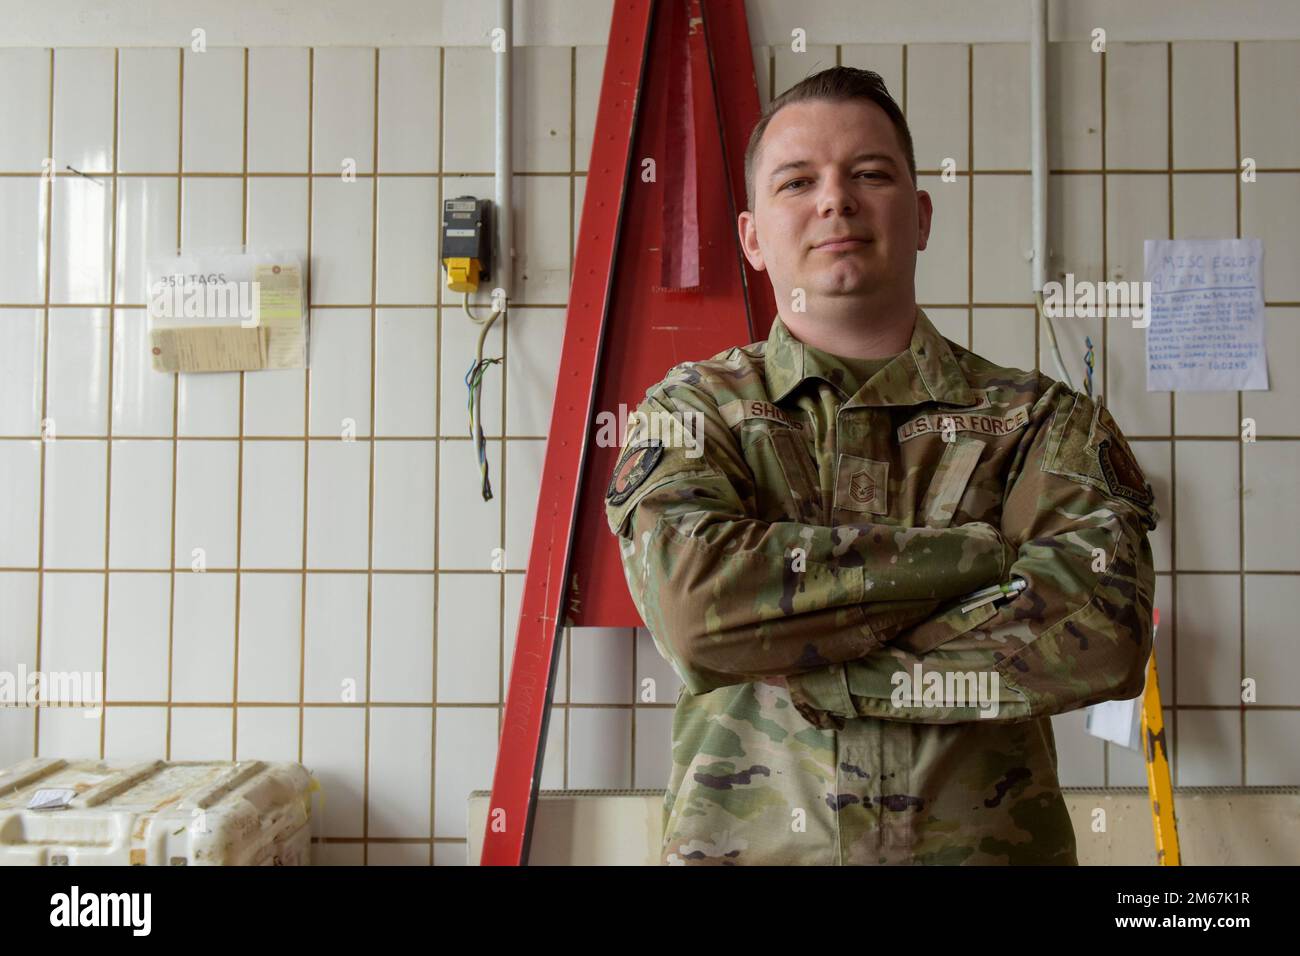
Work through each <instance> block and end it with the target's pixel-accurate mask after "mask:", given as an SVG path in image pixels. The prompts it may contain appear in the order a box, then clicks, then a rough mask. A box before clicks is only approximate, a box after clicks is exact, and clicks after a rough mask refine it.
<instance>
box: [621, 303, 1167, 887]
mask: <svg viewBox="0 0 1300 956" xmlns="http://www.w3.org/2000/svg"><path fill="white" fill-rule="evenodd" d="M827 359H831V360H832V361H830V362H828V361H827ZM850 381H851V379H850V377H849V373H848V372H847V370H846V369H845V368H843V367H836V364H835V357H834V356H825V355H824V353H823V357H822V358H818V357H816V356H814V354H813V353H812V352H810V351H807V350H805V349H804V346H803V344H802V343H801V342H799V340H798V339H796V338H795V337H794V336H793V335H792V334H791V333H790V332H789V330H788V329H787V328H786V327H785V325H784V323H783V322H782V321H781V319H780V318H779V317H777V318H776V320H775V321H774V323H773V326H772V331H771V334H770V335H769V337H768V339H767V341H766V342H756V343H753V344H750V345H747V346H744V347H736V348H732V349H730V350H728V351H727V352H724V353H720V354H719V355H716V356H714V357H713V358H711V359H708V360H706V361H698V362H685V363H682V364H680V365H677V366H675V367H674V368H672V369H671V370H670V371H669V373H668V375H667V376H666V377H665V378H664V379H663V381H661V382H659V383H658V384H656V385H654V386H652V387H651V388H650V389H648V390H647V392H646V397H645V400H644V402H642V403H641V404H640V406H639V407H638V409H637V413H638V414H636V415H634V416H633V417H632V420H631V422H630V426H629V428H628V430H627V434H626V435H625V436H624V447H623V449H622V452H621V453H620V456H619V460H618V464H617V465H616V467H615V469H614V473H613V475H612V477H611V481H610V484H609V488H608V489H607V491H606V516H607V518H608V522H609V527H610V529H611V531H613V532H614V533H615V534H617V535H618V536H619V544H620V549H621V555H622V562H623V566H624V570H625V572H626V577H627V582H628V586H629V588H630V590H631V593H632V597H633V600H634V602H635V604H636V607H637V609H638V611H639V612H640V614H641V616H642V619H643V620H644V621H645V624H646V626H647V628H648V629H649V631H650V633H651V635H652V637H653V639H654V641H655V646H656V648H657V649H658V651H659V652H660V653H661V654H662V655H663V656H664V657H665V658H666V659H667V660H668V661H669V663H670V664H671V665H672V666H673V669H674V670H675V671H676V672H677V674H678V675H679V676H680V677H681V679H682V681H683V682H684V686H683V687H682V688H681V690H680V692H679V693H678V698H677V705H676V711H675V713H674V719H673V735H672V736H673V741H672V746H673V769H672V774H671V778H670V782H669V787H668V791H667V793H666V796H665V801H664V830H663V846H662V860H663V862H665V863H713V864H718V863H721V864H769V863H775V864H788V863H814V864H879V863H924V864H950V863H951V864H985V863H993V864H997V863H1057V864H1075V863H1077V857H1076V845H1075V837H1074V831H1073V828H1072V826H1071V823H1070V820H1069V817H1068V815H1067V812H1066V807H1065V803H1064V800H1063V797H1062V795H1061V792H1060V786H1059V782H1058V779H1057V772H1056V744H1055V740H1054V738H1053V735H1052V726H1051V721H1050V720H1049V717H1050V715H1052V714H1059V713H1062V712H1064V711H1069V710H1074V709H1076V708H1080V707H1084V706H1086V705H1089V704H1092V703H1096V702H1099V701H1103V700H1109V699H1127V698H1131V697H1134V696H1136V695H1137V694H1138V693H1140V692H1141V690H1142V688H1143V684H1144V677H1145V668H1146V664H1147V660H1148V657H1149V655H1150V651H1151V616H1152V606H1153V598H1154V585H1155V577H1154V571H1153V567H1152V557H1151V548H1150V545H1149V543H1148V541H1147V531H1148V530H1149V529H1152V528H1154V527H1155V522H1156V521H1157V520H1158V515H1157V513H1156V511H1155V510H1154V507H1153V496H1152V494H1151V489H1150V486H1149V485H1148V484H1147V483H1146V480H1145V478H1144V476H1143V474H1142V472H1141V470H1140V468H1139V466H1138V464H1137V462H1136V460H1135V459H1134V457H1133V454H1132V451H1131V449H1130V448H1129V446H1128V444H1127V443H1126V442H1125V440H1124V437H1123V435H1122V434H1121V432H1120V430H1119V428H1118V426H1117V425H1116V424H1115V421H1114V420H1113V419H1112V418H1111V416H1110V414H1109V412H1108V411H1107V410H1106V408H1105V407H1104V406H1102V405H1100V404H1098V403H1096V402H1094V401H1091V400H1089V399H1088V398H1087V397H1085V396H1084V395H1083V394H1081V393H1078V392H1075V391H1072V390H1070V389H1069V388H1067V387H1065V386H1064V385H1062V384H1061V383H1059V382H1056V381H1054V380H1053V379H1051V378H1048V377H1047V376H1045V375H1042V374H1040V373H1038V372H1025V371H1020V370H1018V369H1011V368H1002V367H999V366H997V365H994V364H993V363H992V362H989V361H987V360H986V359H983V358H981V357H980V356H978V355H976V354H975V353H973V352H971V351H969V350H967V349H965V348H962V347H961V346H959V345H957V344H956V343H953V342H950V341H948V340H947V339H945V338H943V337H942V336H941V335H940V334H939V333H938V332H937V331H936V330H935V328H934V326H933V325H932V324H931V322H930V320H929V319H928V318H927V317H926V315H925V313H924V311H922V310H920V309H918V310H917V317H916V323H915V327H914V330H913V334H912V339H911V343H910V346H909V348H908V349H907V350H905V351H903V352H901V353H899V354H898V355H897V356H896V357H894V358H893V360H892V361H890V362H889V363H888V364H886V365H885V366H884V367H883V368H882V369H881V370H880V371H879V372H877V373H876V374H874V375H872V376H871V377H870V378H869V379H868V380H867V381H866V382H864V383H862V385H861V387H859V388H857V390H856V391H855V392H854V393H853V394H847V389H846V388H845V387H844V384H843V383H845V382H850ZM674 423H676V424H678V425H680V426H681V427H680V428H679V429H677V430H674V429H673V428H672V427H671V426H672V425H673V424H674ZM692 423H694V424H692ZM694 428H699V429H701V430H700V431H698V432H697V431H693V429H694ZM1017 578H1019V579H1023V580H1024V581H1025V582H1027V585H1028V587H1027V588H1026V590H1024V591H1023V592H1021V593H1019V594H1018V595H1013V596H1011V597H1008V598H1003V599H1001V600H1000V601H998V602H996V603H989V604H985V605H983V606H982V607H979V608H975V609H973V610H971V611H968V612H963V610H962V602H961V600H960V598H961V597H962V596H964V595H967V594H969V593H970V592H972V591H975V590H977V589H980V588H984V587H986V586H988V585H992V584H997V583H999V582H1008V581H1012V580H1014V579H1017ZM904 678H906V679H904ZM963 688H964V690H963Z"/></svg>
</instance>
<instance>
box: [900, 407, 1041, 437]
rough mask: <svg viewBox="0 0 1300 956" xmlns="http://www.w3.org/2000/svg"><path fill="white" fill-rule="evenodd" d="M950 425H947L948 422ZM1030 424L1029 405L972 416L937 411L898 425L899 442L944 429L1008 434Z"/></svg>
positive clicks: (986, 433)
mask: <svg viewBox="0 0 1300 956" xmlns="http://www.w3.org/2000/svg"><path fill="white" fill-rule="evenodd" d="M949 420H950V421H951V424H946V423H947V422H948V421H949ZM1028 424H1029V406H1028V405H1021V406H1020V407H1019V408H1014V409H1012V410H1011V414H1009V415H1006V416H1001V415H971V414H970V413H965V414H957V413H952V412H945V413H940V414H935V413H931V414H928V415H917V416H916V417H915V418H913V419H912V420H911V421H910V422H904V423H903V424H902V425H899V426H898V440H899V442H900V443H901V442H905V441H910V440H911V439H913V438H917V437H918V436H920V435H929V434H932V433H934V432H939V433H940V434H942V433H943V432H944V431H945V430H947V431H953V432H979V433H980V434H981V435H994V436H997V435H1009V434H1010V433H1011V432H1013V431H1015V430H1016V429H1018V428H1024V427H1025V426H1026V425H1028Z"/></svg>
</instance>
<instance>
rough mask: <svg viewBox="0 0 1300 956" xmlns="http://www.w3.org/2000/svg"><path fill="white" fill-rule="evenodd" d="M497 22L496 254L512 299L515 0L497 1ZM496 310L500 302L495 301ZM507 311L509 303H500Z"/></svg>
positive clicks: (500, 284)
mask: <svg viewBox="0 0 1300 956" xmlns="http://www.w3.org/2000/svg"><path fill="white" fill-rule="evenodd" d="M497 23H498V24H499V25H500V26H501V28H502V29H503V30H504V31H505V49H504V50H502V52H501V53H500V54H499V55H498V56H497V59H496V83H497V89H496V197H495V201H496V210H495V212H496V230H495V231H496V235H497V241H498V243H499V250H498V254H497V257H496V267H497V282H496V285H497V287H498V288H500V289H501V290H503V292H504V293H505V298H506V301H509V299H510V291H511V289H510V282H511V279H512V278H513V277H514V268H515V265H514V262H515V248H514V239H515V236H514V217H513V216H512V211H513V210H512V208H511V194H512V191H513V187H514V166H513V163H514V153H513V151H512V147H511V142H510V91H511V86H510V83H511V80H510V58H511V56H512V55H513V49H514V43H515V27H514V10H513V3H512V0H497ZM493 308H494V310H495V309H496V308H497V304H496V303H494V304H493ZM500 309H501V311H503V312H504V311H505V302H502V303H500Z"/></svg>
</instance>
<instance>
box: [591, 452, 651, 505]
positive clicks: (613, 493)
mask: <svg viewBox="0 0 1300 956" xmlns="http://www.w3.org/2000/svg"><path fill="white" fill-rule="evenodd" d="M663 456H664V446H663V443H662V442H660V441H659V439H657V438H647V439H645V440H644V441H639V442H634V443H633V444H631V445H628V446H627V447H626V448H625V449H623V454H622V455H621V456H620V457H619V460H618V464H617V465H615V466H614V473H613V475H611V476H610V479H609V487H608V488H607V489H606V490H605V500H606V501H607V502H609V503H610V504H611V505H621V504H622V503H623V502H625V501H627V499H628V498H629V497H630V496H631V494H632V492H634V491H636V490H637V488H639V487H640V486H641V484H642V483H643V482H644V481H645V480H646V479H647V478H648V477H650V472H652V471H654V468H655V466H656V465H658V464H659V462H660V461H661V460H662V459H663Z"/></svg>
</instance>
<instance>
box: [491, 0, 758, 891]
mask: <svg viewBox="0 0 1300 956" xmlns="http://www.w3.org/2000/svg"><path fill="white" fill-rule="evenodd" d="M675 94H676V95H675ZM757 116H758V91H757V87H756V86H755V82H754V72H753V59H752V54H751V48H750V44H749V32H748V28H747V26H746V22H745V10H744V3H743V0H617V2H616V4H615V7H614V15H613V20H612V22H611V24H610V38H609V46H608V48H607V51H606V56H605V72H604V78H603V81H602V85H601V93H600V102H599V106H598V110H597V122H596V129H595V136H594V139H593V142H592V153H591V161H590V163H589V165H588V173H587V188H586V195H585V198H584V202H583V209H582V218H581V222H580V226H579V233H578V248H577V254H576V256H575V260H574V270H573V280H572V285H571V287H570V291H569V306H568V313H567V317H566V322H565V330H564V345H563V350H562V355H561V361H560V373H559V379H558V382H557V385H556V394H555V404H554V407H553V409H552V412H551V426H550V431H549V432H548V436H547V446H546V459H545V463H544V466H543V471H542V481H541V489H540V492H539V496H538V501H537V513H536V519H535V521H534V524H533V538H532V545H531V552H530V555H529V560H528V566H527V572H526V574H525V577H524V592H523V599H522V604H521V607H520V615H519V623H518V629H517V631H516V638H515V653H514V661H513V663H512V666H511V673H510V686H509V690H508V693H507V697H506V706H505V715H504V719H503V722H502V728H501V738H500V745H499V748H498V752H497V763H496V770H495V774H494V777H493V784H492V799H491V801H490V804H489V812H488V820H487V827H486V832H485V834H484V841H483V854H482V858H481V862H482V863H483V864H484V865H518V864H520V863H522V862H525V861H526V860H527V857H528V847H529V843H530V839H531V834H532V825H533V815H534V811H535V808H536V795H537V787H538V781H539V779H540V776H541V760H542V755H543V752H544V750H545V740H546V726H547V720H548V717H549V713H550V703H551V691H552V688H553V686H554V680H555V670H556V667H557V662H558V660H559V653H558V650H559V640H558V638H559V635H560V628H561V627H562V626H566V625H582V626H628V627H631V626H637V625H640V623H641V621H640V618H639V616H638V615H637V613H636V609H635V607H634V606H633V604H632V600H631V597H630V595H629V594H628V592H627V583H626V581H625V579H624V577H623V570H622V564H621V562H620V559H619V554H618V548H617V545H616V541H615V539H614V537H613V535H611V534H610V533H609V527H608V525H607V523H606V520H605V508H604V496H605V490H606V485H607V482H608V479H609V476H610V473H611V472H612V471H613V468H614V462H615V459H616V458H617V455H618V452H619V450H620V449H619V447H618V442H619V441H621V439H622V436H623V434H624V431H625V427H624V426H625V424H626V418H627V415H628V414H630V413H631V412H632V411H634V410H635V409H636V406H637V405H638V404H639V403H640V400H641V399H642V398H643V397H644V394H645V390H646V388H647V387H649V386H650V385H652V384H654V383H655V382H657V381H659V380H660V379H661V378H662V377H663V376H664V374H665V373H666V372H667V371H668V369H669V368H670V367H671V366H673V365H675V364H677V363H678V362H683V361H687V360H691V359H701V358H707V357H709V356H710V355H713V354H715V353H717V352H720V351H722V350H724V349H726V348H728V347H730V346H732V345H736V344H739V343H743V342H747V341H753V340H754V339H756V338H760V337H765V336H766V335H767V331H768V329H769V328H770V325H771V316H772V315H773V314H774V313H775V308H774V304H773V300H772V297H771V287H770V286H769V285H768V283H766V282H759V281H756V278H757V277H756V276H755V274H753V273H752V270H750V268H749V266H748V263H747V262H745V260H744V257H743V256H742V255H741V253H740V248H739V243H738V239H737V235H736V216H737V213H738V212H739V210H741V209H743V208H744V203H745V188H744V174H743V172H744V170H743V159H744V149H745V143H746V140H747V138H748V135H749V130H750V128H751V127H752V126H753V123H754V121H755V120H756V119H757ZM687 140H689V142H686V141H687ZM665 282H667V283H668V284H667V285H666V284H665ZM751 316H753V317H755V318H756V319H757V321H754V319H751ZM566 582H567V586H566Z"/></svg>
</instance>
